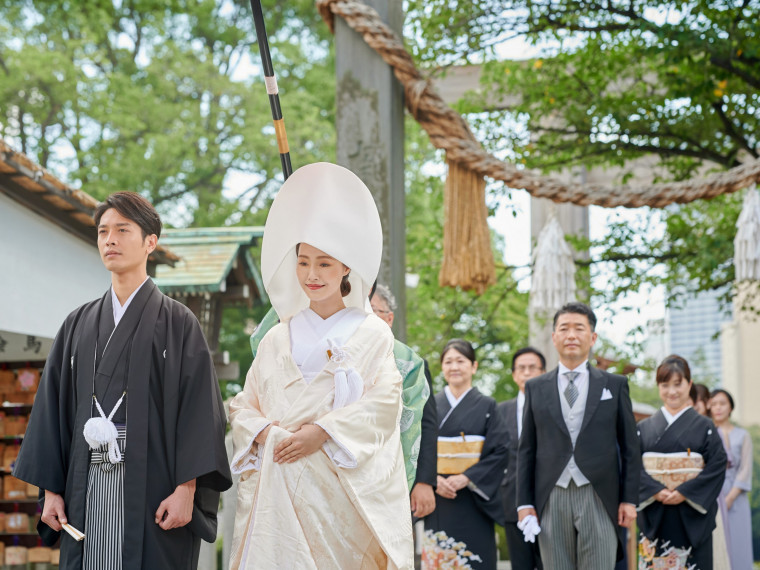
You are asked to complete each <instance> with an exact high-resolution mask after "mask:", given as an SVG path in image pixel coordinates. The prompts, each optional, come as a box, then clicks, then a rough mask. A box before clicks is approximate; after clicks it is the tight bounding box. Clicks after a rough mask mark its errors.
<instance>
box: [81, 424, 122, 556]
mask: <svg viewBox="0 0 760 570" xmlns="http://www.w3.org/2000/svg"><path fill="white" fill-rule="evenodd" d="M116 429H117V431H118V434H119V435H118V440H117V441H118V443H119V449H120V450H121V461H120V462H119V463H116V464H113V463H110V462H109V461H108V446H105V445H104V446H103V447H101V448H100V449H99V450H98V451H93V452H91V453H90V469H89V472H88V475H87V505H86V514H85V525H84V534H85V538H84V557H83V560H82V569H83V570H104V569H106V568H107V569H109V570H121V568H122V543H123V542H124V452H125V444H126V436H127V426H126V425H123V424H117V426H116Z"/></svg>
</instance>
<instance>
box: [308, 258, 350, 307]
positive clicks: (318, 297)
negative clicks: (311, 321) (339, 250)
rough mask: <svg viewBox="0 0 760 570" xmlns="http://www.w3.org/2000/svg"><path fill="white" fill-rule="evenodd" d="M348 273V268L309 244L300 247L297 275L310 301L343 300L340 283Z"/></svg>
mask: <svg viewBox="0 0 760 570" xmlns="http://www.w3.org/2000/svg"><path fill="white" fill-rule="evenodd" d="M348 272H349V269H348V267H346V266H345V265H343V264H342V263H341V262H340V261H338V260H337V259H335V258H334V257H330V256H329V255H327V254H326V253H325V252H324V251H322V250H320V249H317V248H316V247H313V246H311V245H309V244H308V243H302V244H301V245H300V246H299V248H298V262H297V265H296V275H297V276H298V282H299V283H300V284H301V288H302V289H303V290H304V292H305V293H306V296H307V297H309V300H311V301H314V302H319V301H325V300H328V299H332V298H333V297H336V296H337V298H338V299H342V295H341V293H340V282H341V280H342V279H343V276H344V275H348Z"/></svg>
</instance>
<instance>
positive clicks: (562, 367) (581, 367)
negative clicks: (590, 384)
mask: <svg viewBox="0 0 760 570" xmlns="http://www.w3.org/2000/svg"><path fill="white" fill-rule="evenodd" d="M565 372H577V373H578V377H579V378H580V377H581V376H583V375H584V374H587V373H588V360H584V361H583V364H580V365H578V366H576V367H575V368H573V369H572V370H571V369H570V368H568V367H567V366H565V365H564V364H562V363H561V362H560V363H559V376H560V378H562V377H563V376H564V374H565Z"/></svg>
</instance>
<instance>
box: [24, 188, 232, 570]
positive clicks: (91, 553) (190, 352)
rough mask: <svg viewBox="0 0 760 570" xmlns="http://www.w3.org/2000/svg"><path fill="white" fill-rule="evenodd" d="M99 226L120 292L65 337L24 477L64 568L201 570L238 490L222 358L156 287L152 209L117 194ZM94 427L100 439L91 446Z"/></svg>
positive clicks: (185, 312)
mask: <svg viewBox="0 0 760 570" xmlns="http://www.w3.org/2000/svg"><path fill="white" fill-rule="evenodd" d="M94 218H95V224H96V226H97V231H98V249H99V251H100V254H101V258H102V260H103V263H104V265H105V266H106V268H107V269H108V270H109V271H110V272H111V284H112V286H111V288H110V289H109V290H108V291H107V292H106V294H105V295H104V296H103V297H102V298H100V299H97V300H95V301H92V302H90V303H88V304H86V305H83V306H82V307H79V308H78V309H77V310H75V311H74V312H73V313H71V314H70V315H69V316H68V318H67V319H66V320H65V321H64V323H63V326H62V327H61V329H60V330H59V332H58V334H57V336H56V339H55V342H54V344H53V348H52V350H51V352H50V355H49V356H48V360H47V363H46V365H45V370H44V373H43V377H42V380H41V382H40V388H39V392H38V393H37V398H36V400H35V403H34V407H33V409H32V413H31V417H30V420H29V427H28V429H27V431H26V436H25V438H24V442H23V445H22V446H21V450H20V453H19V456H18V459H17V461H16V465H15V468H14V472H13V474H14V475H15V476H16V477H18V478H19V479H21V480H23V481H27V482H29V483H31V484H33V485H36V486H38V487H39V488H40V496H41V503H42V507H43V510H42V517H41V521H40V523H39V524H38V531H39V532H40V535H41V536H42V538H43V539H44V540H45V542H46V543H48V544H53V543H55V541H56V540H57V539H58V537H59V536H60V537H61V568H66V569H79V568H84V569H85V570H87V569H106V568H108V569H125V570H126V569H134V570H138V569H140V568H162V569H164V568H166V569H174V568H176V569H187V568H196V567H197V564H198V552H199V548H200V539H204V540H206V541H209V542H212V541H214V540H215V538H216V513H217V508H218V505H219V493H220V492H221V491H224V490H226V489H227V488H229V487H230V485H231V477H230V471H229V465H228V461H227V455H226V452H225V447H224V432H225V426H226V418H225V413H224V408H223V406H222V399H221V394H220V391H219V385H218V383H217V380H216V376H215V372H214V367H213V363H212V359H211V354H210V353H209V349H208V345H207V344H206V341H205V339H204V337H203V334H202V333H201V329H200V326H199V324H198V321H197V320H196V318H195V317H194V316H193V314H192V313H191V312H190V310H189V309H187V308H186V307H185V306H184V305H182V304H180V303H178V302H176V301H173V300H172V299H169V298H168V297H166V296H165V295H163V294H162V293H161V292H160V291H159V290H158V288H157V287H156V286H155V285H154V284H153V282H152V281H151V280H150V279H149V278H148V276H147V271H146V267H147V260H148V256H149V255H150V253H151V252H152V251H153V250H154V249H155V248H156V243H157V241H158V237H159V236H160V234H161V219H160V218H159V216H158V214H157V212H156V211H155V209H154V208H153V206H152V205H151V204H150V203H149V202H148V201H147V200H145V199H144V198H142V197H140V196H139V195H138V194H135V193H132V192H118V193H116V194H113V195H111V196H110V197H109V198H108V199H107V200H106V201H105V202H103V203H102V204H101V205H100V206H99V207H98V208H97V210H96V211H95V216H94ZM109 415H110V416H111V417H110V418H108V416H109ZM91 418H99V419H97V420H96V422H101V423H100V424H99V425H100V426H101V428H100V429H95V430H94V431H92V430H90V429H89V427H88V435H89V437H90V440H85V437H84V435H83V431H85V424H88V426H93V425H94V423H93V420H91ZM109 419H110V420H111V421H109ZM88 420H90V421H89V422H88ZM111 422H112V423H111ZM106 424H109V425H110V427H108V426H106V427H107V428H108V429H104V428H102V426H103V425H106ZM111 428H113V431H112V433H111V431H110V430H111ZM92 433H99V434H100V435H99V436H102V437H103V438H104V440H103V442H100V443H102V444H103V445H102V446H98V445H97V444H96V446H95V448H92V447H91V446H92V441H91V440H92V437H93V436H92ZM117 434H118V435H117ZM109 438H110V439H109ZM106 440H108V443H105V441H106ZM66 523H68V525H71V526H72V527H74V528H75V529H78V530H80V531H84V534H85V538H84V540H83V541H82V542H77V541H75V540H74V539H73V538H72V537H71V536H69V534H67V533H61V530H62V525H64V524H66Z"/></svg>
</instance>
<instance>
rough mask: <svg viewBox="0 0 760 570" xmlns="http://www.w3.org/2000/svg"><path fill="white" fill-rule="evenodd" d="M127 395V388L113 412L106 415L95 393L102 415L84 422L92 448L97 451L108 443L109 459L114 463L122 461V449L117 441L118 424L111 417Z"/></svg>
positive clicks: (96, 404)
mask: <svg viewBox="0 0 760 570" xmlns="http://www.w3.org/2000/svg"><path fill="white" fill-rule="evenodd" d="M126 395H127V391H126V390H125V391H124V393H123V394H122V395H121V398H119V401H118V402H116V405H115V406H114V407H113V410H111V413H110V414H109V415H108V417H106V414H105V413H104V412H103V408H101V407H100V402H98V398H97V397H96V396H95V394H93V395H92V399H93V400H95V406H97V408H98V413H100V417H99V418H90V419H89V420H87V423H85V424H84V431H83V434H84V439H85V440H87V443H88V445H89V446H90V449H91V450H93V451H95V450H97V449H100V448H101V447H102V446H104V445H107V446H108V461H110V462H111V463H113V464H116V463H119V462H120V461H121V450H120V449H119V443H118V442H117V441H116V439H117V438H118V436H119V432H118V431H117V430H116V426H115V425H114V423H113V421H111V418H113V415H114V414H115V413H116V410H118V409H119V406H121V403H122V402H123V401H124V396H126Z"/></svg>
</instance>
